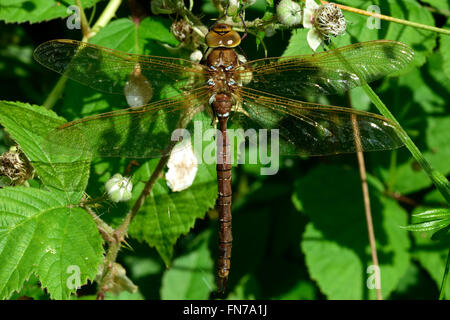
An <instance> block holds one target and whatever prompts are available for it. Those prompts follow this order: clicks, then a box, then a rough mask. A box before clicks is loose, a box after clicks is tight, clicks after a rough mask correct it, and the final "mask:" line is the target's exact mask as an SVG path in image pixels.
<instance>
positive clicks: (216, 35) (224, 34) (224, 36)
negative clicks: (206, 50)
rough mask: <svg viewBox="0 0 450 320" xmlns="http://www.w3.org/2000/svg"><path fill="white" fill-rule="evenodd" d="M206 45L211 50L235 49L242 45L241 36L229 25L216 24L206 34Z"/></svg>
mask: <svg viewBox="0 0 450 320" xmlns="http://www.w3.org/2000/svg"><path fill="white" fill-rule="evenodd" d="M205 40H206V44H207V45H208V47H210V48H234V47H237V46H238V45H239V44H240V43H241V36H240V35H239V33H237V32H236V31H234V30H233V29H232V28H231V26H230V25H229V24H226V23H218V24H215V25H214V26H213V27H212V28H211V29H210V30H209V32H208V33H207V34H206V38H205Z"/></svg>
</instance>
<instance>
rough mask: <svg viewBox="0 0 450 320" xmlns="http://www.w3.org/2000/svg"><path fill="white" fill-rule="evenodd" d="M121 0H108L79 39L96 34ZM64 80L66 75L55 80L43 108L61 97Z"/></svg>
mask: <svg viewBox="0 0 450 320" xmlns="http://www.w3.org/2000/svg"><path fill="white" fill-rule="evenodd" d="M121 2H122V0H110V1H109V3H108V5H107V6H106V7H105V10H103V12H102V14H101V15H100V17H99V18H98V20H97V22H96V23H95V24H94V26H93V27H92V28H91V29H90V32H89V33H88V34H86V35H83V39H82V40H81V41H88V40H89V38H92V37H93V36H94V35H96V34H97V32H99V31H100V29H101V28H103V27H104V26H106V25H107V24H108V22H109V21H111V19H112V18H113V17H114V15H115V14H116V11H117V9H118V8H119V6H120V4H121ZM80 11H81V10H80ZM66 82H67V77H66V76H61V77H60V78H59V80H58V82H56V85H55V86H54V87H53V89H52V91H51V92H50V94H49V95H48V97H47V99H46V100H45V101H44V103H43V106H44V107H45V108H47V109H51V108H53V106H54V105H55V104H56V102H57V101H58V100H59V98H60V97H61V95H62V93H63V91H64V88H65V87H66Z"/></svg>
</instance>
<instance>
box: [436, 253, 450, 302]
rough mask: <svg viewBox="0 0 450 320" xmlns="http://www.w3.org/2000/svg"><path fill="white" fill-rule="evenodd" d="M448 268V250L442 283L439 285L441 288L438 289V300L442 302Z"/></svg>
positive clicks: (449, 262)
mask: <svg viewBox="0 0 450 320" xmlns="http://www.w3.org/2000/svg"><path fill="white" fill-rule="evenodd" d="M449 268H450V249H449V250H448V255H447V262H446V264H445V270H444V276H443V277H442V283H441V288H440V290H439V291H440V292H439V300H444V298H445V288H446V282H447V279H448V271H449Z"/></svg>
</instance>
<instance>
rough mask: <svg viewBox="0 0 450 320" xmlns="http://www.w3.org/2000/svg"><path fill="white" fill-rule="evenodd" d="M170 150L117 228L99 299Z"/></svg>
mask: <svg viewBox="0 0 450 320" xmlns="http://www.w3.org/2000/svg"><path fill="white" fill-rule="evenodd" d="M175 143H176V142H172V143H171V144H170V145H169V148H168V150H172V148H173V147H174V146H175ZM169 157H170V152H168V153H167V155H165V156H163V157H162V158H161V159H160V160H159V162H158V165H157V166H156V168H155V170H154V171H153V173H152V175H151V176H150V178H149V179H148V181H147V183H146V184H145V186H144V189H143V190H142V192H141V194H140V195H139V198H138V199H137V200H136V202H135V204H134V205H133V207H132V208H131V210H130V211H129V212H128V213H127V215H126V216H125V219H124V220H123V221H122V223H121V224H120V226H119V227H118V228H117V229H116V231H115V232H114V237H113V238H114V241H113V242H111V243H110V245H109V247H108V251H107V254H106V257H105V260H104V263H103V272H102V275H101V278H100V280H99V281H98V292H97V300H103V299H104V297H105V294H106V291H107V290H108V283H109V282H110V276H111V274H112V273H111V271H112V268H113V265H114V262H115V261H116V259H117V255H118V253H119V250H120V247H121V244H122V241H123V240H124V238H125V235H126V234H127V232H128V228H129V227H130V224H131V221H132V220H133V219H134V217H135V216H136V214H137V213H138V211H139V209H140V208H141V207H142V205H143V204H144V202H145V198H146V197H147V196H148V195H149V194H150V192H151V191H152V189H153V186H154V185H155V183H156V181H157V180H158V178H159V177H160V176H161V173H162V171H163V169H164V167H165V166H166V164H167V161H169Z"/></svg>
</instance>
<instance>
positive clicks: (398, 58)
mask: <svg viewBox="0 0 450 320" xmlns="http://www.w3.org/2000/svg"><path fill="white" fill-rule="evenodd" d="M413 56H414V52H413V50H412V49H411V48H410V47H408V46H407V45H405V44H403V43H401V42H396V41H388V40H379V41H369V42H362V43H356V44H352V45H349V46H345V47H342V48H338V49H335V50H330V51H326V52H321V53H317V54H314V55H300V56H291V57H281V58H266V59H260V60H254V61H250V62H248V63H246V64H244V65H243V66H241V67H240V70H238V71H237V73H238V74H239V75H240V76H241V77H242V78H243V79H247V82H248V80H249V79H251V81H250V82H249V83H247V84H246V85H245V86H246V87H248V88H251V89H255V90H261V91H266V92H271V93H274V94H279V95H283V96H289V97H293V98H294V97H296V96H299V95H300V96H306V95H311V94H335V93H342V92H345V91H348V90H349V89H352V88H354V87H357V86H360V85H362V84H364V83H366V82H371V81H374V80H376V79H379V78H381V77H383V76H385V75H387V74H389V73H392V72H394V71H397V70H400V69H402V68H404V67H405V66H406V65H408V64H409V63H410V62H411V61H412V60H413ZM250 72H251V75H250Z"/></svg>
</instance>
